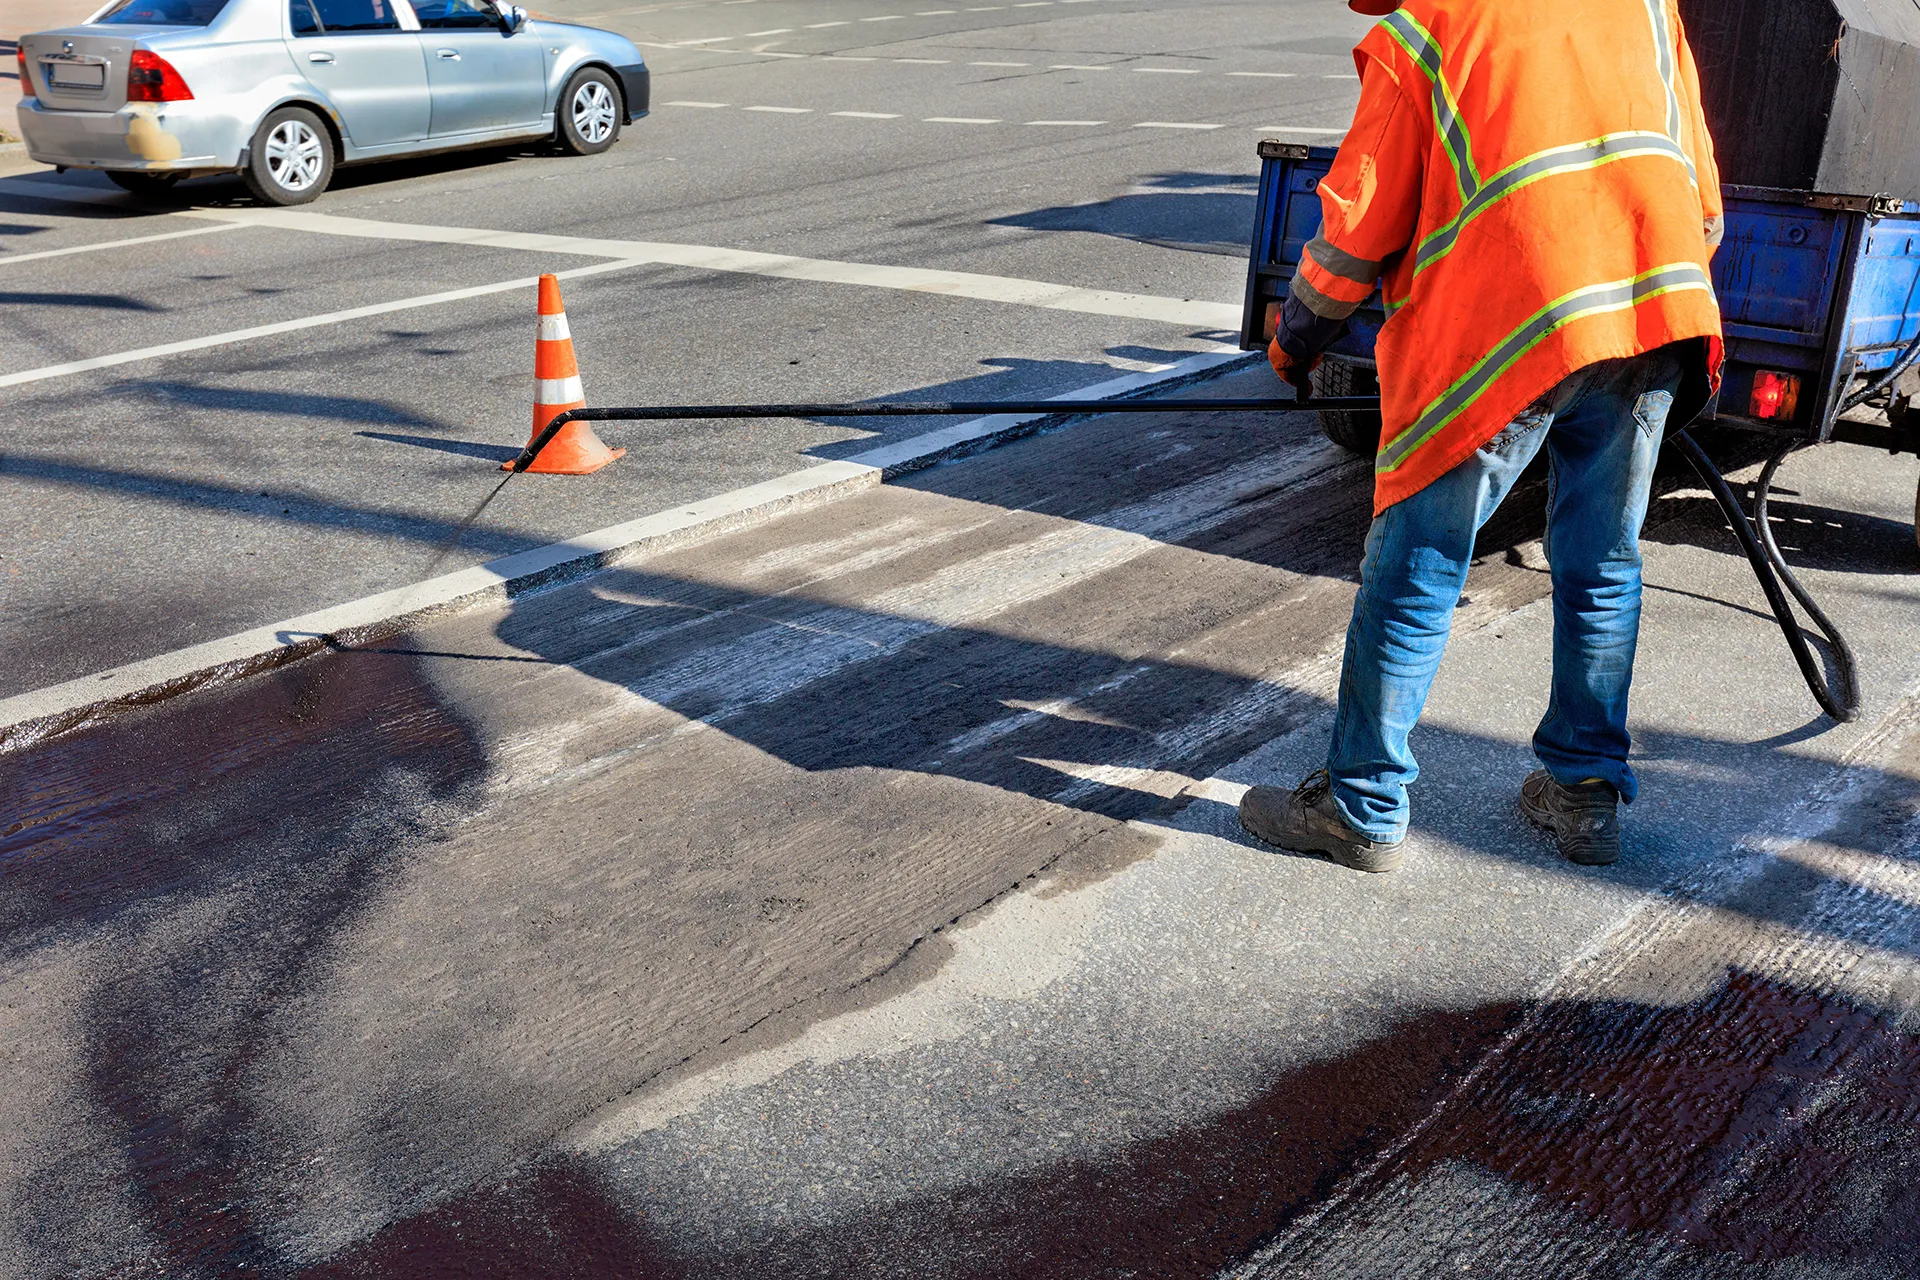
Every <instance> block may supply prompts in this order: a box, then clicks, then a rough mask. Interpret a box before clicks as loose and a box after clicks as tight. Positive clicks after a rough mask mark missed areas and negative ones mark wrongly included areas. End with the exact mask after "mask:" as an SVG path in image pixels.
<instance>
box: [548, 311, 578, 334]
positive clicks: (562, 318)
mask: <svg viewBox="0 0 1920 1280" xmlns="http://www.w3.org/2000/svg"><path fill="white" fill-rule="evenodd" d="M572 336H573V334H572V333H570V332H568V330H567V313H566V312H564V311H562V312H561V313H560V314H559V315H557V316H541V317H540V341H542V342H558V341H559V340H560V339H561V338H571V337H572Z"/></svg>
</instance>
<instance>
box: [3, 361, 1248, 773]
mask: <svg viewBox="0 0 1920 1280" xmlns="http://www.w3.org/2000/svg"><path fill="white" fill-rule="evenodd" d="M1258 359H1259V353H1258V352H1243V351H1210V352H1205V353H1202V354H1200V355H1197V356H1191V357H1189V358H1187V359H1185V360H1182V361H1180V362H1178V363H1177V364H1174V365H1172V366H1170V367H1169V368H1166V369H1163V370H1160V371H1158V372H1154V373H1136V374H1128V375H1127V376H1125V377H1120V378H1114V379H1110V380H1109V381H1107V382H1102V383H1099V384H1097V385H1095V386H1091V387H1083V388H1079V389H1077V390H1074V391H1071V392H1065V393H1062V396H1063V397H1067V396H1070V397H1072V398H1075V399H1082V398H1092V399H1109V400H1124V399H1129V398H1133V397H1135V396H1138V395H1139V394H1140V393H1142V392H1145V391H1168V390H1173V389H1175V388H1178V387H1182V386H1186V385H1189V384H1191V383H1195V382H1202V381H1206V380H1208V379H1211V378H1215V377H1218V376H1220V375H1222V374H1225V373H1229V372H1232V371H1233V370H1234V369H1236V368H1238V367H1241V366H1245V365H1249V364H1252V363H1253V362H1254V361H1256V360H1258ZM1087 416H1089V415H1087V414H1029V415H1025V416H1019V415H1011V414H1007V415H998V416H995V417H988V418H975V419H972V420H970V421H967V422H962V423H958V424H956V425H954V426H951V427H945V428H942V429H940V430H937V431H929V432H926V433H925V434H923V435H918V436H914V437H912V438H911V439H908V440H902V441H900V442H898V443H896V444H891V445H884V446H882V447H880V448H878V449H871V450H868V451H867V452H865V453H861V454H857V455H855V456H854V457H851V458H847V459H844V460H841V461H837V462H823V463H821V464H820V465H818V466H814V467H809V468H807V469H806V470H804V471H796V472H794V473H792V474H790V475H785V476H781V477H779V478H777V479H774V480H768V481H764V482H762V483H760V484H756V485H749V486H748V487H746V488H744V489H736V490H733V491H732V492H730V493H724V494H720V495H718V496H717V497H713V498H708V499H705V500H703V501H700V502H695V503H690V504H688V505H686V506H684V507H677V508H675V509H674V510H672V511H664V512H660V513H659V514H657V515H651V516H645V517H642V518H641V519H638V520H630V521H627V522H626V523H624V524H617V525H612V526H610V527H608V528H605V529H597V530H595V531H593V532H592V533H586V534H582V535H580V536H579V537H576V538H569V539H567V540H566V541H564V542H555V543H549V544H548V545H546V546H543V547H535V548H532V549H531V550H528V551H520V552H516V553H514V554H513V555H510V556H504V557H502V558H500V559H498V560H490V561H488V562H487V563H485V564H481V565H475V566H473V567H472V568H468V569H461V570H459V571H457V572H454V573H449V574H444V575H442V576H440V577H437V578H430V579H428V580H427V581H425V582H420V583H415V584H413V585H411V586H406V587H397V588H395V589H393V590H391V591H383V592H380V593H379V594H377V595H371V596H365V597H363V598H361V599H359V600H352V601H348V602H347V603H345V604H338V605H333V606H330V607H328V608H325V609H321V610H317V611H315V612H312V613H306V614H302V615H300V616H299V617H296V618H288V619H286V620H285V621H282V622H276V623H271V624H269V625H267V626H264V627H255V628H252V629H250V630H247V631H242V632H239V633H237V634H234V635H230V636H224V637H222V638H220V639H218V640H209V641H206V642H204V643H202V644H197V645H192V646H190V647H188V648H185V649H176V650H173V651H172V652H170V653H163V654H160V655H158V656H155V657H152V658H145V659H142V660H141V661H139V662H133V663H128V664H127V665H125V666H121V667H114V668H111V669H109V670H107V671H101V672H96V673H94V674H92V675H86V676H81V677H79V678H78V679H75V680H68V681H65V682H64V683H61V684H56V685H49V686H47V687H46V688H43V689H35V690H32V691H30V692H28V693H22V694H16V695H14V696H13V697H10V698H5V699H0V753H6V752H12V751H20V750H23V749H25V748H28V747H31V746H34V745H36V744H38V743H41V742H44V741H46V740H47V739H48V738H51V737H54V736H56V735H59V734H62V733H67V732H70V731H72V730H74V729H78V728H81V727H83V726H86V725H89V724H92V723H94V722H96V721H98V720H101V719H104V718H106V717H107V716H109V715H111V714H113V713H115V712H116V711H120V710H124V709H127V708H131V707H141V706H148V705H151V704H153V703H156V702H164V701H166V700H167V699H169V698H174V697H178V696H179V695H181V694H183V693H187V692H190V691H192V690H194V689H197V688H201V687H202V686H205V685H208V684H216V683H221V684H224V683H227V682H229V681H232V680H238V679H242V678H244V677H246V676H250V675H257V674H260V673H261V672H265V671H272V670H275V669H277V668H279V667H283V666H286V665H287V664H288V663H291V662H298V661H300V660H301V659H302V658H307V657H311V656H312V655H314V654H316V653H319V652H322V651H324V650H327V649H333V648H342V647H346V646H351V645H358V644H368V643H372V642H375V641H379V640H383V639H386V638H388V637H391V636H393V635H397V634H399V633H400V632H403V631H406V630H409V629H411V628H413V627H416V626H419V625H421V624H422V623H425V622H430V621H433V620H435V619H438V618H442V617H446V616H449V615H452V614H457V613H464V612H466V611H468V610H471V609H476V608H481V607H483V606H486V605H489V604H495V603H499V602H501V601H505V600H511V599H515V598H517V597H519V596H523V595H528V594H530V593H532V592H535V591H541V590H546V589H548V588H551V587H555V586H558V585H560V584H562V583H565V582H571V581H574V580H577V579H579V578H583V577H586V576H588V575H590V574H593V573H596V572H598V571H599V570H601V569H605V568H608V567H609V566H612V565H615V564H619V563H621V562H623V561H625V560H629V559H632V558H634V557H636V556H641V555H646V554H650V553H653V552H656V551H661V550H665V549H667V548H670V547H675V546H679V545H682V544H684V543H689V542H694V541H699V540H703V539H706V538H711V537H717V536H719V535H722V534H726V533H732V532H735V531H737V530H739V529H742V528H747V527H750V526H753V525H757V524H761V523H764V522H765V521H768V520H772V519H775V518H777V517H779V516H782V515H787V514H789V513H791V512H794V511H799V510H802V509H804V508H807V507H811V506H816V505H819V504H821V503H825V502H831V501H833V500H835V499H837V498H840V497H844V496H846V495H847V494H849V493H853V492H855V491H858V490H861V489H865V488H869V487H871V486H873V485H877V484H881V483H883V482H884V481H886V480H889V479H892V478H893V477H895V476H899V475H904V474H906V473H908V472H911V471H918V470H921V469H922V468H925V467H931V466H935V465H937V464H939V463H942V462H947V461H951V460H953V459H955V458H960V457H964V456H966V455H968V454H971V453H978V452H981V451H983V450H986V449H991V448H993V447H995V446H996V445H1001V444H1005V443H1008V442H1010V441H1013V440H1018V439H1020V438H1022V437H1024V436H1029V435H1034V434H1036V433H1038V432H1040V431H1043V430H1046V429H1047V428H1049V427H1053V426H1059V425H1063V424H1065V423H1066V422H1069V421H1072V420H1075V419H1079V418H1085V417H1087Z"/></svg>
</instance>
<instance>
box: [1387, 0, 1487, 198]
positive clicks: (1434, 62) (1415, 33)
mask: <svg viewBox="0 0 1920 1280" xmlns="http://www.w3.org/2000/svg"><path fill="white" fill-rule="evenodd" d="M1380 25H1381V26H1382V27H1384V28H1386V32H1387V34H1388V35H1389V36H1392V37H1393V40H1394V43H1396V44H1398V45H1399V46H1400V47H1401V48H1402V49H1405V50H1406V51H1407V56H1408V57H1410V58H1412V59H1413V61H1414V65H1415V66H1417V67H1419V68H1420V70H1421V72H1422V73H1423V74H1424V75H1425V76H1426V77H1427V79H1428V80H1430V81H1432V83H1433V93H1432V97H1433V124H1434V128H1435V129H1436V130H1438V132H1439V134H1440V143H1441V145H1442V146H1444V147H1446V149H1447V154H1448V155H1449V156H1451V157H1452V158H1453V176H1454V180H1455V181H1456V182H1457V183H1459V185H1460V199H1461V201H1462V202H1465V201H1467V200H1470V199H1472V198H1473V193H1474V192H1476V191H1478V190H1479V189H1480V171H1479V170H1478V169H1476V168H1474V165H1473V139H1472V137H1471V136H1470V135H1469V134H1468V133H1467V124H1466V121H1465V120H1463V119H1461V116H1460V104H1459V102H1458V101H1457V100H1455V98H1454V96H1453V88H1452V86H1451V85H1449V84H1448V83H1447V75H1446V70H1445V68H1444V67H1443V66H1442V65H1441V59H1440V42H1439V41H1438V40H1435V39H1434V38H1433V33H1432V32H1430V31H1428V30H1427V29H1426V28H1425V27H1423V26H1421V25H1420V20H1419V19H1418V18H1415V17H1414V16H1413V15H1411V14H1409V13H1408V12H1407V11H1406V10H1405V9H1396V10H1395V11H1394V12H1392V13H1390V14H1388V15H1387V16H1386V17H1384V18H1382V19H1380Z"/></svg>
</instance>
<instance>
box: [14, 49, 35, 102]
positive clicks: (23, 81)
mask: <svg viewBox="0 0 1920 1280" xmlns="http://www.w3.org/2000/svg"><path fill="white" fill-rule="evenodd" d="M13 52H14V55H15V56H16V57H18V58H19V59H20V96H21V97H23V98H31V97H32V96H33V81H31V80H29V79H27V49H26V46H25V45H15V46H14V47H13Z"/></svg>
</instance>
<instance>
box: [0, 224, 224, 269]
mask: <svg viewBox="0 0 1920 1280" xmlns="http://www.w3.org/2000/svg"><path fill="white" fill-rule="evenodd" d="M217 230H219V228H218V227H194V228H192V229H191V230H188V231H165V232H162V233H161V234H159V235H155V236H129V237H128V238H127V239H125V240H103V241H99V242H97V243H94V244H76V245H73V246H71V247H69V248H65V249H41V250H39V251H37V252H35V253H10V254H7V255H6V256H5V257H0V267H4V266H6V265H7V264H8V263H10V262H35V261H38V260H39V259H41V258H64V257H66V256H67V255H68V254H72V253H93V252H95V251H97V250H100V249H118V248H120V247H121V246H122V245H129V244H152V243H153V242H154V241H155V240H178V239H180V238H182V237H183V236H203V235H206V234H207V233H208V232H209V231H217Z"/></svg>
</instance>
